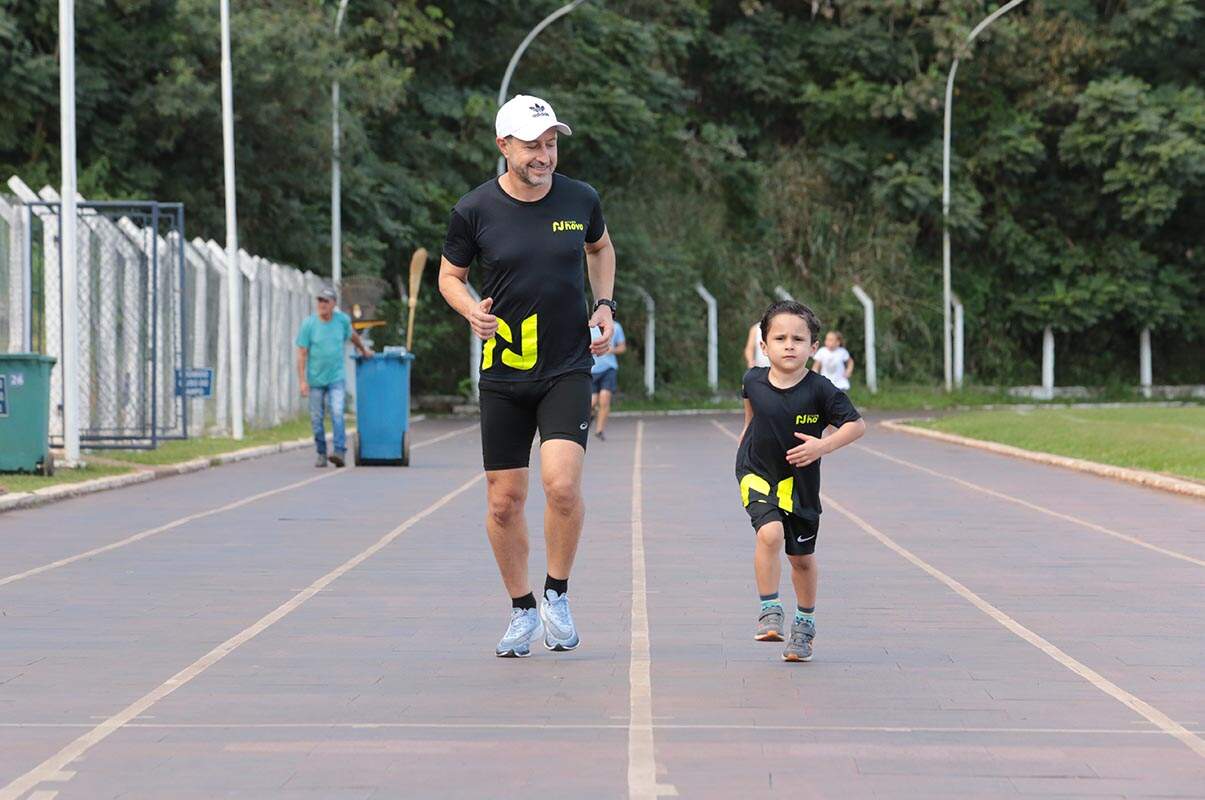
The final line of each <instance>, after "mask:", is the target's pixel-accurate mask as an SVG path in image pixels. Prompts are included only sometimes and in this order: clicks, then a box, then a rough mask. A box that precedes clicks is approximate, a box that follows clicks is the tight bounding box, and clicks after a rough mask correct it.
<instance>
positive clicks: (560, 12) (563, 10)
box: [498, 0, 586, 175]
mask: <svg viewBox="0 0 1205 800" xmlns="http://www.w3.org/2000/svg"><path fill="white" fill-rule="evenodd" d="M585 1H586V0H573V2H570V3H566V4H565V5H563V6H561V7H560V8H558V9H557V10H556V11H553V12H552V13H551V14H549V15H548V16H546V17H544V19H542V20H540V24H539V25H536V26H535V27H534V28H532V29H531V32H530V33H528V34H527V36H525V37H523V41H522V42H520V43H519V46H518V47H517V48H515V54H514V55H512V56H511V57H510V63H509V64H507V65H506V74H505V75H503V76H502V87H501V88H500V89H498V108H502V105H503V104H504V103H505V102H506V93H507V91H508V90H509V89H510V79H511V76H513V75H514V74H515V67H517V66H519V59H520V58H522V57H523V52H524V51H525V50H527V46H528V45H529V44H531V43H532V40H533V39H535V38H536V37H537V36H539V35H540V31H542V30H544V29H545V28H547V27H548V26H549V25H551V24H552V23H554V22H556V21H557V20H558V19H560V18H561V17H563V16H565V15H566V14H568V13H569V12H570V11H572V10H573V9H575V8H577V7H578V6H580V5H581V4H582V3H584V2H585ZM505 172H506V159H505V158H503V157H502V156H498V174H499V175H502V174H504V173H505Z"/></svg>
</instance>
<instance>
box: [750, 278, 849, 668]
mask: <svg viewBox="0 0 1205 800" xmlns="http://www.w3.org/2000/svg"><path fill="white" fill-rule="evenodd" d="M761 328H762V339H763V340H764V343H765V344H764V348H765V351H766V355H767V356H768V357H769V359H770V366H769V367H754V368H752V369H750V370H749V371H748V372H746V373H745V378H744V381H743V382H742V386H741V394H742V396H743V397H744V398H745V428H744V430H743V431H741V438H740V444H739V445H738V446H737V451H736V479H737V481H738V483H739V485H740V491H741V502H742V503H743V504H744V506H745V511H746V512H747V513H748V514H749V521H750V523H751V524H752V525H753V530H754V531H755V532H756V533H757V538H756V545H755V551H754V555H753V572H754V576H755V578H756V580H757V592H758V594H759V595H760V596H761V609H760V611H759V616H758V620H757V630H756V632H755V633H754V636H753V638H754V639H757V640H758V641H761V642H780V641H782V638H783V609H782V602H781V601H780V600H779V599H778V584H779V580H780V578H781V571H782V556H781V555H780V554H781V553H782V551H783V549H784V547H785V549H786V553H787V560H788V561H789V562H790V564H791V583H792V584H793V585H794V588H795V604H796V606H795V616H794V620H793V622H792V624H791V634H790V638H789V641H788V642H787V647H786V649H785V650H784V651H783V654H782V657H783V660H784V661H811V660H812V640H813V639H814V638H815V636H816V617H815V614H816V588H817V583H818V571H817V567H816V556H815V549H816V536H817V534H818V533H819V531H820V511H821V508H820V457H821V456H823V455H827V454H829V453H831V452H833V451H834V450H836V449H838V448H840V447H844V446H845V445H847V444H849V443H850V442H853V441H855V440H856V439H858V438H859V437H861V436H862V434H863V433H865V432H866V423H865V422H863V421H862V417H861V415H860V414H858V410H857V409H856V408H854V406H853V403H851V402H850V401H849V398H848V397H847V396H846V395H845V392H843V391H841V390H840V389H838V388H836V387H835V386H833V384H832V383H830V382H829V381H827V380H825V379H824V378H822V377H820V376H819V375H816V374H815V373H813V372H811V371H809V370H808V368H807V363H808V357H809V356H811V355H813V354H814V353H815V352H816V344H817V342H816V339H817V338H818V337H819V336H820V322H819V320H817V319H816V315H815V314H814V313H812V310H811V309H810V308H808V307H807V306H805V305H803V304H801V303H796V302H794V301H792V300H780V301H778V302H775V303H772V304H771V305H770V307H769V308H768V309H766V313H765V315H764V316H763V317H762V321H761ZM830 425H832V426H833V427H835V428H836V429H837V431H836V433H834V434H832V435H831V436H828V437H825V438H823V439H822V438H821V435H822V434H823V433H824V430H825V428H827V427H828V426H830Z"/></svg>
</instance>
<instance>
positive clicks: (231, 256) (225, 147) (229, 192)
mask: <svg viewBox="0 0 1205 800" xmlns="http://www.w3.org/2000/svg"><path fill="white" fill-rule="evenodd" d="M221 7H222V156H223V160H224V162H225V175H226V271H227V274H228V276H229V277H228V279H227V281H226V291H227V294H226V297H227V305H229V306H230V317H229V319H230V327H229V328H228V329H227V330H228V332H229V341H230V432H231V435H232V436H234V438H235V439H236V440H237V439H242V438H243V413H244V409H243V314H242V299H243V272H242V268H241V266H240V264H239V253H238V225H237V219H236V214H235V206H234V81H233V79H232V77H231V74H230V0H221Z"/></svg>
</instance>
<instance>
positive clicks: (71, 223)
mask: <svg viewBox="0 0 1205 800" xmlns="http://www.w3.org/2000/svg"><path fill="white" fill-rule="evenodd" d="M59 127H60V129H61V130H60V143H61V150H62V173H63V174H62V180H63V183H62V187H61V190H60V193H59V198H60V201H61V206H60V215H59V224H60V229H59V230H60V234H59V235H60V241H59V258H60V259H62V264H63V282H62V285H61V287H60V291H61V292H62V308H63V354H62V355H63V447H64V449H65V450H66V451H67V463H68V465H75V464H78V463H79V457H80V448H79V429H80V414H79V381H80V368H79V366H80V365H79V288H78V285H77V284H78V277H77V276H78V272H77V269H78V265H77V264H76V260H75V246H76V239H75V227H76V216H75V215H76V206H75V190H76V179H75V2H74V0H59Z"/></svg>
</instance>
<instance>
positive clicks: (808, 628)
mask: <svg viewBox="0 0 1205 800" xmlns="http://www.w3.org/2000/svg"><path fill="white" fill-rule="evenodd" d="M815 637H816V623H814V622H812V621H811V620H806V619H805V620H802V621H799V622H794V623H792V624H791V641H789V642H787V649H786V650H784V651H782V660H783V661H811V660H812V639H814V638H815Z"/></svg>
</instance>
